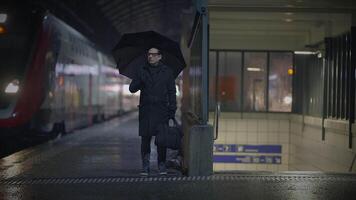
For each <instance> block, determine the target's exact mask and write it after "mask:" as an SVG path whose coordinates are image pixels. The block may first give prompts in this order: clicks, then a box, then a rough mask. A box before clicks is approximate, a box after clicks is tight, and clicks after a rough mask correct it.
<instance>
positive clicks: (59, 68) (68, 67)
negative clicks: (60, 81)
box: [56, 64, 99, 75]
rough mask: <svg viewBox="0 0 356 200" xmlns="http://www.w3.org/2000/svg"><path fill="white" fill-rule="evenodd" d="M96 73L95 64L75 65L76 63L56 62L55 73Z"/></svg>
mask: <svg viewBox="0 0 356 200" xmlns="http://www.w3.org/2000/svg"><path fill="white" fill-rule="evenodd" d="M60 74H65V75H89V74H91V75H98V74H99V72H98V67H97V66H88V65H77V64H57V65H56V75H60Z"/></svg>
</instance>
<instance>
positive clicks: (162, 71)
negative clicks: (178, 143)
mask: <svg viewBox="0 0 356 200" xmlns="http://www.w3.org/2000/svg"><path fill="white" fill-rule="evenodd" d="M161 60H162V54H161V52H160V50H159V49H158V48H155V47H152V48H150V49H149V50H148V52H147V61H148V63H147V65H145V66H144V67H143V68H141V69H140V71H139V72H138V73H137V77H136V78H134V79H133V80H132V82H131V84H130V88H129V89H130V92H132V93H135V92H137V91H138V90H141V93H140V104H139V135H140V136H141V156H142V172H141V175H145V176H147V175H148V174H149V172H150V152H151V139H152V136H155V135H156V132H157V131H156V129H157V126H158V125H159V124H162V123H168V120H169V119H171V118H174V115H175V112H176V109H177V102H176V87H175V81H174V79H175V78H174V76H173V72H172V70H171V69H170V68H169V67H167V66H166V65H164V64H162V62H161ZM166 152H167V149H166V148H165V147H160V146H157V153H158V170H159V173H160V174H161V175H166V174H167V170H166V163H165V162H166Z"/></svg>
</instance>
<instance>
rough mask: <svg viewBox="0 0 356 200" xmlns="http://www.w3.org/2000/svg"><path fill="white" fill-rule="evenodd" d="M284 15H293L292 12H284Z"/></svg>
mask: <svg viewBox="0 0 356 200" xmlns="http://www.w3.org/2000/svg"><path fill="white" fill-rule="evenodd" d="M284 14H286V15H289V16H290V15H293V14H294V13H292V12H286V13H284Z"/></svg>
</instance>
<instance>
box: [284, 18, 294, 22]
mask: <svg viewBox="0 0 356 200" xmlns="http://www.w3.org/2000/svg"><path fill="white" fill-rule="evenodd" d="M284 21H286V22H292V21H293V19H290V18H287V19H285V20H284Z"/></svg>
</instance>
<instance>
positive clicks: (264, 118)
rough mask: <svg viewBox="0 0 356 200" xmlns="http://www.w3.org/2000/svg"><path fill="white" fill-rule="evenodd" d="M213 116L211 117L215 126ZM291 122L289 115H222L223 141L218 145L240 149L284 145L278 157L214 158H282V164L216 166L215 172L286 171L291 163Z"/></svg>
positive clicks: (223, 153) (220, 140)
mask: <svg viewBox="0 0 356 200" xmlns="http://www.w3.org/2000/svg"><path fill="white" fill-rule="evenodd" d="M212 120H213V115H212V114H211V115H210V120H209V122H211V124H212V122H213V121H212ZM289 133H290V121H289V115H288V114H265V113H244V114H241V113H222V114H221V117H220V121H219V137H218V139H217V140H216V141H215V144H236V145H257V146H259V145H281V147H282V152H281V153H280V154H275V153H272V154H271V153H268V154H265V153H245V152H214V155H250V156H256V155H267V156H273V155H277V156H278V155H279V156H281V158H282V159H281V163H280V164H262V163H259V164H245V163H244V164H240V163H216V162H214V171H225V170H262V171H286V170H288V160H289V157H288V155H289V139H290V138H289Z"/></svg>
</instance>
